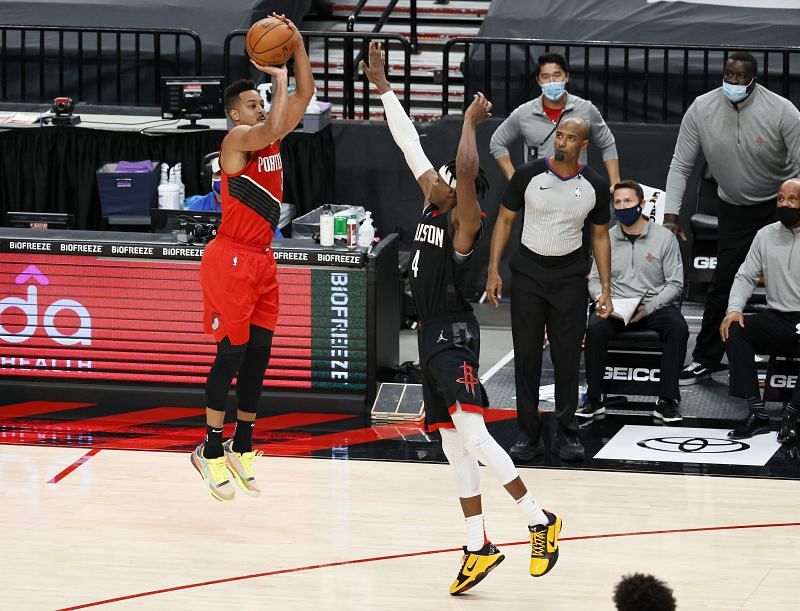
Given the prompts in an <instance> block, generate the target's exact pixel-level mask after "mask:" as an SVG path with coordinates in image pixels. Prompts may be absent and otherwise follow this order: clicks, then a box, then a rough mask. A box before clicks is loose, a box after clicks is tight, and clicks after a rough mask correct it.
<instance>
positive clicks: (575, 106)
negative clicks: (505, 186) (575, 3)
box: [489, 53, 619, 185]
mask: <svg viewBox="0 0 800 611" xmlns="http://www.w3.org/2000/svg"><path fill="white" fill-rule="evenodd" d="M536 82H537V83H539V87H541V88H542V95H540V96H539V97H538V98H535V99H534V100H531V101H530V102H525V103H524V104H522V105H521V106H519V107H518V108H516V109H515V110H514V111H513V112H512V113H511V114H510V115H509V116H508V118H507V119H506V120H505V121H503V122H502V123H501V124H500V127H498V128H497V130H495V132H494V134H493V135H492V139H491V142H490V143H489V150H490V151H491V153H492V156H493V157H494V158H495V159H496V160H497V164H498V165H499V166H500V169H501V170H502V171H503V174H505V176H506V178H507V179H509V180H511V176H512V175H513V174H514V164H513V163H512V162H511V153H509V148H510V147H511V145H512V144H513V143H514V142H516V141H517V140H518V139H519V138H520V137H521V138H523V139H524V140H525V149H524V152H525V155H524V158H525V161H526V162H527V161H533V160H535V159H537V158H540V157H547V156H548V155H552V154H553V145H554V142H555V133H556V126H557V125H558V123H559V121H561V120H562V119H566V118H567V117H580V118H581V119H583V120H584V121H586V123H587V124H588V125H589V129H590V131H591V135H592V141H594V143H595V144H596V145H597V146H598V147H600V150H601V151H602V154H603V163H604V164H605V166H606V172H607V173H608V178H609V181H610V183H611V184H612V185H615V184H617V183H618V182H619V155H618V154H617V146H616V142H615V141H614V135H613V134H612V133H611V130H610V129H608V125H606V122H605V121H604V120H603V116H602V115H601V114H600V111H599V110H597V108H596V107H595V105H594V104H592V103H591V102H589V101H588V100H584V99H583V98H579V97H578V96H576V95H572V94H571V93H567V84H568V83H569V66H568V65H567V60H566V59H564V57H563V56H561V55H559V54H558V53H545V54H544V55H541V56H540V57H539V59H538V60H537V62H536ZM581 161H582V162H583V163H586V151H585V150H584V151H583V152H582V153H581Z"/></svg>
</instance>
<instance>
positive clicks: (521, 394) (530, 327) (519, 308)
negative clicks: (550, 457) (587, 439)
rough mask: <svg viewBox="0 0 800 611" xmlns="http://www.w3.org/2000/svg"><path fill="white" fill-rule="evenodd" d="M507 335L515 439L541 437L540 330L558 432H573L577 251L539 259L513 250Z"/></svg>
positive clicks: (581, 293) (581, 292) (581, 272)
mask: <svg viewBox="0 0 800 611" xmlns="http://www.w3.org/2000/svg"><path fill="white" fill-rule="evenodd" d="M510 267H511V272H512V276H511V337H512V339H513V343H514V377H515V381H516V387H517V423H518V426H519V437H520V439H521V440H526V439H527V440H528V441H532V442H534V443H535V442H536V441H537V440H538V439H539V436H540V434H541V426H542V424H541V417H540V416H539V383H540V381H541V377H542V344H543V343H544V330H545V325H546V326H547V336H548V338H549V340H550V357H551V358H552V360H553V370H554V375H555V400H556V412H555V417H556V421H557V422H558V428H559V430H560V431H561V433H562V436H563V434H564V433H567V432H577V431H578V424H577V422H576V420H575V409H576V408H577V407H578V381H579V375H580V371H579V370H580V361H581V340H582V339H583V334H584V331H585V330H586V306H587V289H586V271H587V261H586V257H585V256H584V255H583V254H582V253H581V251H580V250H577V251H575V252H573V253H570V254H568V255H564V256H563V257H543V256H540V255H537V254H535V253H533V252H532V251H530V250H529V249H527V248H526V247H525V246H523V245H521V244H520V246H519V250H518V251H517V254H516V255H514V257H513V258H512V259H511V262H510Z"/></svg>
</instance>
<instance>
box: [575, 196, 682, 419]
mask: <svg viewBox="0 0 800 611" xmlns="http://www.w3.org/2000/svg"><path fill="white" fill-rule="evenodd" d="M613 199H614V213H615V214H616V217H617V221H618V222H617V224H616V225H614V227H612V228H611V229H609V231H608V233H609V237H610V239H611V302H612V303H615V302H616V301H617V300H621V299H640V298H642V297H643V298H644V299H643V301H642V303H641V305H639V306H638V308H637V309H636V311H635V312H634V314H633V316H632V317H631V319H630V321H629V322H628V326H627V328H629V329H630V328H633V329H652V330H653V331H656V332H658V334H659V336H661V341H663V342H664V343H665V346H664V351H663V353H662V355H661V382H660V390H659V392H658V396H659V397H658V403H657V404H656V408H655V410H654V411H653V415H654V416H655V417H656V418H660V419H661V420H662V421H663V422H664V423H673V422H678V421H680V420H681V414H680V411H679V409H678V400H679V399H680V393H679V391H678V374H679V373H680V369H681V366H682V365H683V359H684V357H685V356H686V342H687V341H688V339H689V327H688V326H687V324H686V320H684V318H683V316H682V315H681V311H680V307H679V302H680V295H681V291H682V290H683V263H682V262H681V252H680V247H679V246H678V240H677V239H676V238H675V236H674V235H672V232H671V231H670V230H669V229H667V228H665V227H662V226H661V225H657V224H656V223H653V222H650V221H649V220H648V219H647V217H646V216H643V215H642V207H643V206H644V192H643V191H642V187H641V185H639V183H637V182H634V181H632V180H623V181H622V182H620V183H618V184H616V185H614V194H613ZM600 289H601V286H600V280H599V276H598V273H597V266H596V265H594V266H592V273H591V275H590V276H589V295H590V296H591V297H592V298H593V299H596V298H597V296H598V295H599V294H600V292H601V290H600ZM615 308H616V306H615ZM620 310H621V308H620ZM625 328H626V325H625V323H624V322H623V320H621V319H620V318H616V317H615V316H614V315H613V314H612V316H610V317H608V318H601V317H599V316H597V314H596V313H594V312H592V314H591V316H590V317H589V325H588V328H587V330H586V347H585V350H584V358H585V361H586V381H587V383H588V386H589V388H588V391H587V397H588V398H587V400H586V401H585V402H584V404H583V405H582V406H581V407H580V408H579V409H578V411H577V412H576V413H575V415H576V416H578V417H580V418H592V417H593V416H595V415H597V414H602V413H603V412H605V407H603V404H602V402H601V400H600V397H601V394H602V383H603V371H604V369H605V365H606V359H607V352H608V339H609V337H611V336H613V335H615V334H617V333H619V332H620V331H622V330H623V329H625Z"/></svg>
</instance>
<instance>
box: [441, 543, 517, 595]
mask: <svg viewBox="0 0 800 611" xmlns="http://www.w3.org/2000/svg"><path fill="white" fill-rule="evenodd" d="M505 558H506V557H505V556H504V555H503V554H501V553H500V550H499V549H497V548H496V547H495V546H494V545H492V544H491V543H487V544H486V545H484V546H483V548H482V549H481V550H479V551H477V552H468V551H467V548H466V547H465V548H464V555H463V556H462V558H461V570H460V571H458V576H457V577H456V580H455V581H454V582H453V585H451V586H450V594H452V595H453V596H458V595H459V594H463V593H464V592H466V591H467V590H469V589H470V588H472V587H473V586H476V585H478V583H480V582H481V581H482V580H483V578H484V577H486V576H487V575H488V574H489V571H491V570H492V569H493V568H494V567H496V566H497V565H498V564H500V563H501V562H502V561H503V560H505Z"/></svg>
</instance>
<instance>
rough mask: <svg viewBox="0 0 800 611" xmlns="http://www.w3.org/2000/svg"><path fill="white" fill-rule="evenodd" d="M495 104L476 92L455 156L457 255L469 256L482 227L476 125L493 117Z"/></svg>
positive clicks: (465, 119) (454, 218)
mask: <svg viewBox="0 0 800 611" xmlns="http://www.w3.org/2000/svg"><path fill="white" fill-rule="evenodd" d="M491 111H492V103H491V102H490V101H489V100H487V99H486V98H485V97H484V95H483V94H482V93H476V94H475V96H474V98H473V100H472V104H470V105H469V108H467V111H466V112H465V113H464V125H463V126H462V128H461V140H460V141H459V143H458V152H457V153H456V197H457V201H458V205H457V206H456V207H455V209H454V210H453V223H454V227H455V233H454V235H453V246H454V248H455V249H456V251H457V252H459V253H462V254H467V253H468V252H470V251H471V250H472V247H473V246H474V244H475V237H476V235H477V234H478V230H479V229H480V226H481V207H480V204H479V203H478V194H477V192H476V191H475V178H477V176H478V171H479V170H480V158H479V156H478V145H477V143H476V141H475V126H476V125H478V124H479V123H483V122H484V121H485V120H486V119H488V118H489V117H491V116H492V112H491Z"/></svg>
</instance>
